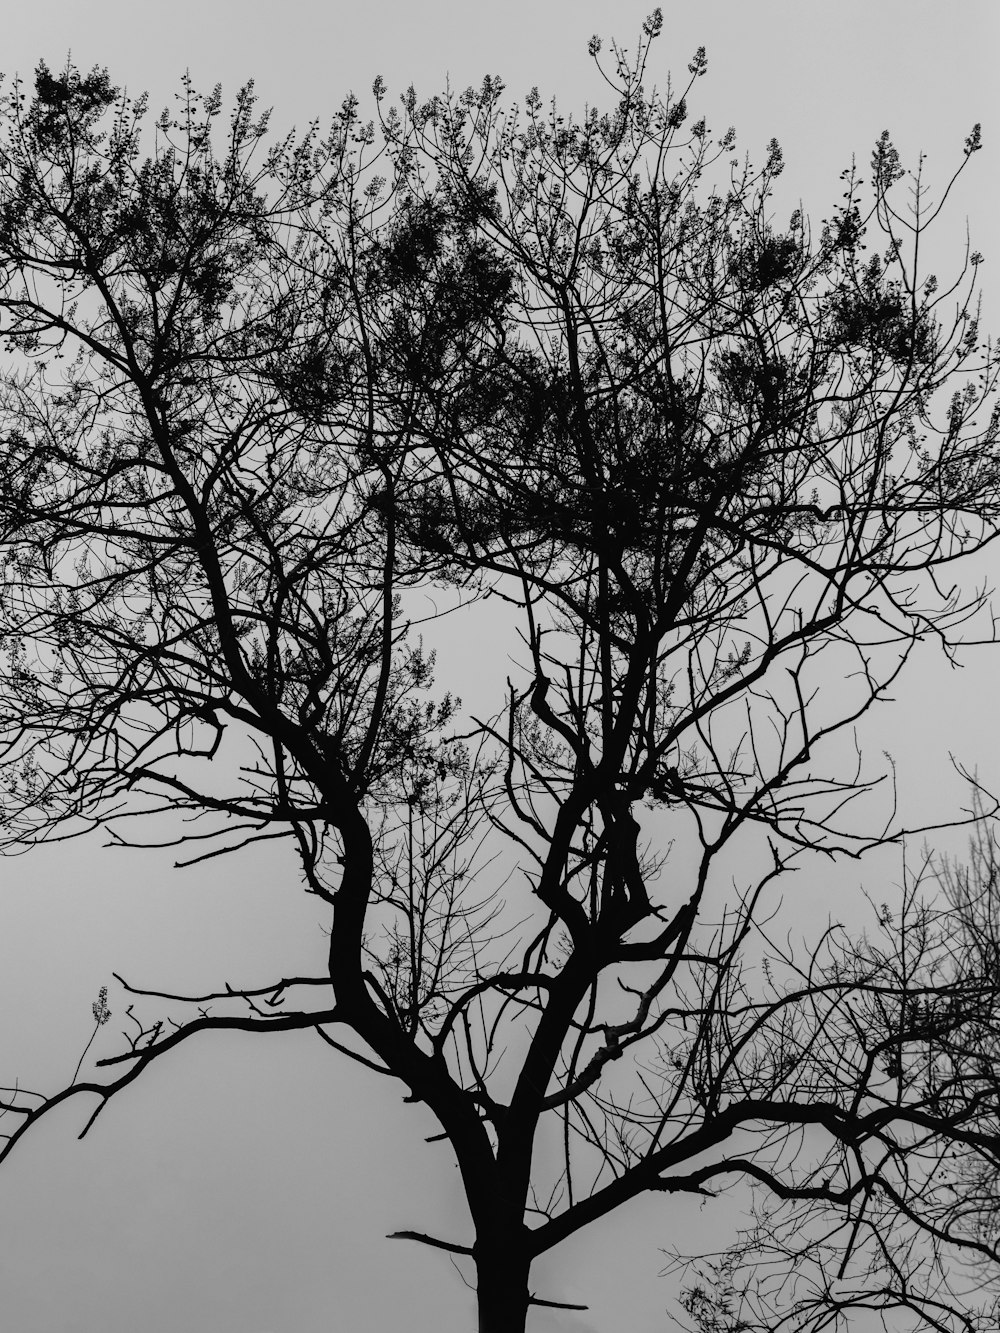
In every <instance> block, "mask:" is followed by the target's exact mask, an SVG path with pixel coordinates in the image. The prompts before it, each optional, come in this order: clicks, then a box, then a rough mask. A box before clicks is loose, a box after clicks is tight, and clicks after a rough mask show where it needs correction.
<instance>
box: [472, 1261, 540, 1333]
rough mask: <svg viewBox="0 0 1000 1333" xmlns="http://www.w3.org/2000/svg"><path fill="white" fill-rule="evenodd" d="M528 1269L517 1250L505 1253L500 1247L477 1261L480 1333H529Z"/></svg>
mask: <svg viewBox="0 0 1000 1333" xmlns="http://www.w3.org/2000/svg"><path fill="white" fill-rule="evenodd" d="M491 1248H492V1247H491ZM528 1267H529V1265H528V1264H527V1263H526V1262H525V1261H524V1260H523V1259H522V1258H520V1257H519V1256H518V1255H517V1254H516V1253H514V1252H513V1250H512V1251H511V1252H507V1253H504V1252H503V1250H501V1249H499V1247H497V1248H494V1249H493V1251H492V1253H490V1254H488V1255H483V1256H482V1257H481V1258H478V1257H477V1261H476V1274H477V1283H476V1294H477V1297H478V1300H479V1333H525V1323H526V1321H527V1318H528Z"/></svg>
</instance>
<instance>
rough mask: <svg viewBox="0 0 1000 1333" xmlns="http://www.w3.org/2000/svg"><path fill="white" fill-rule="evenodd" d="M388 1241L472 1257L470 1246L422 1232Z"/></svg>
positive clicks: (400, 1234) (395, 1233) (397, 1234)
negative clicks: (407, 1241) (413, 1243)
mask: <svg viewBox="0 0 1000 1333" xmlns="http://www.w3.org/2000/svg"><path fill="white" fill-rule="evenodd" d="M386 1240H418V1241H419V1242H420V1244H421V1245H432V1246H433V1247H434V1249H435V1250H447V1251H448V1253H449V1254H466V1255H469V1256H471V1255H472V1248H471V1246H469V1245H455V1244H454V1243H453V1242H452V1241H450V1240H438V1239H437V1237H436V1236H427V1235H425V1234H424V1233H423V1232H422V1231H390V1232H389V1233H388V1235H387V1236H386ZM543 1304H544V1302H543Z"/></svg>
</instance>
